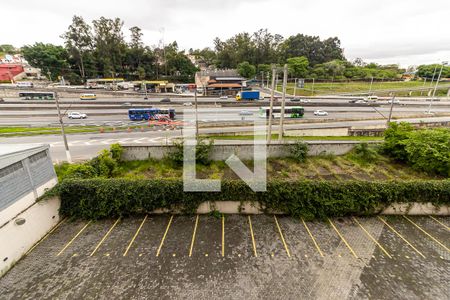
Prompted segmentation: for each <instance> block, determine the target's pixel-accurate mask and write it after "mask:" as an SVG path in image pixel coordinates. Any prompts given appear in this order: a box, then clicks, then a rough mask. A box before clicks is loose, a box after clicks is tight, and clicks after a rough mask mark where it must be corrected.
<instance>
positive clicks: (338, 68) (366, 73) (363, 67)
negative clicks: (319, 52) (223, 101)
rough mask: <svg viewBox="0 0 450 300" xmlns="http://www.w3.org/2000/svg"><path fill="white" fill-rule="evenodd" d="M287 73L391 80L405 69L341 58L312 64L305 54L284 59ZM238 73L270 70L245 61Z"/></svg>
mask: <svg viewBox="0 0 450 300" xmlns="http://www.w3.org/2000/svg"><path fill="white" fill-rule="evenodd" d="M286 63H287V65H288V68H289V75H290V76H291V77H295V78H315V79H325V80H342V79H353V80H369V79H371V78H374V79H375V80H393V79H398V78H399V77H400V74H402V73H403V72H404V71H405V69H401V68H399V66H398V65H384V66H382V65H378V64H375V63H370V64H365V63H361V61H360V60H359V59H357V60H355V61H354V62H349V61H346V60H341V59H333V60H331V61H327V62H324V63H318V64H315V65H312V64H311V63H310V61H309V60H308V58H307V57H306V56H298V57H291V58H288V59H287V60H286ZM237 69H238V71H239V73H240V74H241V75H242V76H244V77H247V78H252V77H254V76H257V77H258V76H261V75H262V74H260V73H261V72H264V73H265V74H267V72H269V73H270V72H271V66H270V65H268V64H259V65H257V66H254V65H252V64H250V63H249V62H247V61H245V62H242V63H240V64H238V66H237Z"/></svg>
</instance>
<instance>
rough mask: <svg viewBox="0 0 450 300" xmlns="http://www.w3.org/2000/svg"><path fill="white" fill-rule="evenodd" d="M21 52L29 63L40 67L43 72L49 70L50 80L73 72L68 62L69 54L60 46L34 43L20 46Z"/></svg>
mask: <svg viewBox="0 0 450 300" xmlns="http://www.w3.org/2000/svg"><path fill="white" fill-rule="evenodd" d="M22 53H23V56H24V57H25V59H26V60H27V61H28V62H29V63H30V65H32V66H33V67H36V68H40V69H41V70H42V72H44V73H47V72H49V73H50V77H51V79H52V80H55V79H56V78H57V77H58V76H70V75H71V73H73V72H72V71H71V69H70V65H69V63H68V58H69V54H68V52H67V51H66V49H64V48H63V47H61V46H55V45H53V44H44V43H35V44H34V45H32V46H29V45H28V46H24V47H22Z"/></svg>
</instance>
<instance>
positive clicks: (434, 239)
mask: <svg viewBox="0 0 450 300" xmlns="http://www.w3.org/2000/svg"><path fill="white" fill-rule="evenodd" d="M403 218H405V219H406V220H408V221H409V222H410V223H411V224H413V225H414V226H416V227H417V229H419V230H420V231H422V232H423V233H424V234H425V235H426V236H428V237H429V238H430V239H432V240H433V241H435V242H436V243H438V244H439V245H440V246H441V247H442V248H444V249H445V250H447V251H448V252H450V249H449V248H447V246H445V245H444V244H442V243H441V242H440V241H439V240H437V239H436V238H435V237H433V236H432V235H431V234H429V233H428V232H426V231H425V230H424V229H423V228H422V227H420V226H419V225H417V224H416V223H414V222H413V221H412V220H411V219H410V218H408V217H407V216H405V215H403Z"/></svg>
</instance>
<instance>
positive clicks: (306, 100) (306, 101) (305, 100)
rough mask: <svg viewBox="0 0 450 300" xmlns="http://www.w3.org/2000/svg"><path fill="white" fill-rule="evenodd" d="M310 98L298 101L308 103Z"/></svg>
mask: <svg viewBox="0 0 450 300" xmlns="http://www.w3.org/2000/svg"><path fill="white" fill-rule="evenodd" d="M309 102H311V100H309V99H300V103H309Z"/></svg>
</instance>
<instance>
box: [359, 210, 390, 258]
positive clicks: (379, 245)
mask: <svg viewBox="0 0 450 300" xmlns="http://www.w3.org/2000/svg"><path fill="white" fill-rule="evenodd" d="M353 220H354V221H355V222H356V224H358V225H359V227H361V229H362V230H363V231H364V232H365V233H366V234H367V236H368V237H369V238H370V239H371V240H372V241H373V242H374V243H375V244H376V245H377V246H378V247H379V248H380V249H381V251H383V252H384V254H386V256H387V257H389V258H392V256H391V255H390V254H389V253H388V252H387V251H386V249H384V247H383V246H381V244H380V243H379V242H378V241H377V240H376V239H375V238H374V237H373V236H372V235H371V234H370V232H369V231H367V230H366V229H365V228H364V226H362V224H361V223H360V222H359V221H358V220H357V219H356V218H355V217H353Z"/></svg>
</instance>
